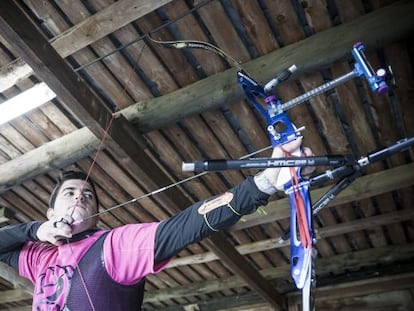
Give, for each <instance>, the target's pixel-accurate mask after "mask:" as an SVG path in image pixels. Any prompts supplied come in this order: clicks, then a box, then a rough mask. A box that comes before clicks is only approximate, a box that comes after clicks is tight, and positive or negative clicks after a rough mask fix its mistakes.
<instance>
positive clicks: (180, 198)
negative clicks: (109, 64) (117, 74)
mask: <svg viewBox="0 0 414 311" xmlns="http://www.w3.org/2000/svg"><path fill="white" fill-rule="evenodd" d="M0 31H1V34H2V36H3V37H4V38H5V39H6V40H7V41H8V42H9V44H10V45H12V46H13V48H14V50H15V51H17V53H19V55H20V56H21V57H22V59H23V60H24V61H26V63H28V64H29V65H30V66H31V67H32V68H33V69H34V70H35V72H36V74H37V75H38V76H39V78H40V79H42V80H43V81H44V82H46V83H47V84H48V86H49V87H50V88H51V89H52V90H53V91H54V92H55V93H56V95H57V96H58V98H60V99H61V100H62V101H63V103H64V104H65V105H66V106H67V107H68V109H69V110H70V111H71V112H72V113H73V114H74V116H76V117H77V118H78V119H79V120H81V122H83V123H84V124H85V125H87V126H88V128H89V129H90V130H91V131H92V133H94V134H95V136H97V137H98V139H99V140H102V139H103V138H105V142H106V144H107V146H108V148H109V149H110V151H111V153H112V154H113V155H114V156H115V157H117V158H118V159H120V161H122V162H123V163H124V164H125V167H126V169H127V170H128V171H129V172H130V174H131V175H133V176H135V177H136V178H137V180H141V181H143V184H145V185H146V186H147V187H148V189H146V191H148V192H149V191H150V190H153V189H158V188H160V187H161V186H163V185H166V184H169V183H170V178H169V176H168V175H167V174H166V172H165V171H163V170H162V169H160V167H159V166H158V164H157V163H156V162H154V160H153V159H152V158H151V157H150V156H148V154H147V153H146V152H145V149H144V148H145V143H144V139H143V138H142V137H141V136H140V135H139V134H138V133H137V132H136V130H135V129H134V127H133V126H132V125H131V124H130V123H129V122H128V121H127V120H126V119H125V118H124V117H123V116H122V115H118V117H117V118H115V119H113V120H112V114H111V113H110V112H109V111H108V110H106V109H104V107H105V105H104V104H103V103H102V102H101V100H100V99H99V98H98V97H97V96H96V95H95V93H93V92H92V91H91V90H90V89H89V88H88V87H87V86H86V85H85V84H84V83H83V81H82V80H81V79H80V78H79V77H78V75H77V74H76V73H75V72H73V70H72V68H70V66H69V65H68V64H67V63H66V62H65V61H64V60H63V59H62V58H61V57H60V56H59V54H58V53H57V52H56V51H55V50H54V49H53V47H51V45H50V44H49V43H48V42H47V40H46V39H45V38H44V36H43V35H42V34H41V33H40V32H39V31H38V29H37V28H36V26H35V25H34V24H33V23H32V21H31V20H30V19H29V18H28V17H27V16H26V15H25V14H24V12H23V10H22V9H21V7H20V6H19V5H18V4H17V3H16V2H14V1H0ZM110 124H111V125H112V126H111V131H110V133H108V131H107V128H109V125H110ZM107 134H108V135H107ZM134 160H136V161H137V162H139V163H140V165H141V166H140V165H139V164H138V163H136V162H135V161H134ZM157 200H163V201H164V202H163V203H164V204H165V205H166V206H169V207H170V208H171V209H174V210H175V212H178V211H180V210H181V209H182V208H183V207H186V206H189V205H190V204H191V203H192V202H191V201H190V200H189V198H188V197H186V196H185V195H183V193H182V192H181V191H180V190H179V189H178V188H177V187H174V188H170V189H169V190H168V191H166V192H164V193H162V194H160V195H159V196H157ZM223 243H224V242H223ZM225 245H226V249H222V250H220V254H225V253H226V251H231V249H234V247H233V246H232V245H231V243H229V242H226V243H225ZM229 248H230V250H229ZM215 249H216V250H217V249H218V248H217V247H216V248H215ZM234 252H236V251H234ZM220 254H219V256H221V255H220ZM221 258H222V260H223V261H224V262H225V263H226V264H227V265H228V266H229V267H230V268H231V269H233V271H236V272H237V271H242V270H243V271H244V274H243V275H242V277H245V278H246V279H245V281H246V282H247V283H248V284H250V285H251V286H252V287H253V288H255V289H258V290H259V292H258V293H259V295H263V294H264V293H265V292H266V291H267V289H268V288H271V285H270V284H269V283H267V281H266V280H264V279H259V278H255V279H251V278H250V279H248V278H247V276H252V275H255V274H256V273H257V272H256V270H255V269H254V267H253V266H252V265H251V264H250V263H249V262H248V261H247V260H246V259H245V258H243V257H241V258H240V260H238V261H233V260H232V258H231V257H229V256H221ZM262 281H263V282H262ZM263 298H264V299H265V300H266V301H268V302H269V303H270V304H271V305H272V306H274V307H275V308H279V305H278V301H277V299H276V298H275V296H271V295H264V296H263Z"/></svg>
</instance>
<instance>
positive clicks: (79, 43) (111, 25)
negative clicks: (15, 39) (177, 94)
mask: <svg viewBox="0 0 414 311" xmlns="http://www.w3.org/2000/svg"><path fill="white" fill-rule="evenodd" d="M171 1H172V0H159V1H152V0H138V1H137V0H120V1H117V2H115V3H113V4H111V5H109V6H107V7H106V8H105V9H103V10H101V11H99V12H97V13H96V14H94V15H92V16H90V17H88V18H86V19H84V20H83V21H82V22H81V23H79V24H77V25H75V26H73V27H71V28H69V29H67V30H66V31H65V32H63V33H61V34H59V35H57V36H56V37H54V38H53V39H52V40H51V41H50V43H51V45H52V46H53V47H54V48H55V49H56V51H57V52H58V53H59V55H60V56H61V57H62V58H65V57H67V56H69V55H71V54H73V53H75V52H77V51H79V50H81V49H82V48H84V47H86V46H88V45H89V44H92V43H93V42H95V41H97V40H99V39H101V38H103V37H104V36H106V35H108V34H110V33H112V32H114V31H116V30H118V29H120V28H122V27H124V26H125V25H127V24H129V23H131V22H133V21H134V20H137V19H138V18H141V17H143V16H144V15H146V14H148V13H150V12H152V11H154V10H156V9H158V8H160V7H161V6H163V5H165V4H167V3H169V2H171ZM32 74H33V69H32V68H31V67H30V66H29V65H28V64H27V63H25V62H24V61H23V60H22V59H21V58H18V59H16V60H14V61H13V62H11V63H10V64H8V65H6V66H4V67H2V68H1V69H0V93H1V92H3V91H5V90H7V89H8V88H10V87H12V86H13V85H14V84H16V83H17V82H18V81H20V80H22V79H24V78H26V77H28V76H30V75H32Z"/></svg>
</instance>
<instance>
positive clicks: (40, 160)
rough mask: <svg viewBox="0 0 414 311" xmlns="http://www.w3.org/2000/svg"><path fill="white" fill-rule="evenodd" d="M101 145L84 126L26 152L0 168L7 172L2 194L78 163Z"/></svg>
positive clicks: (0, 183)
mask: <svg viewBox="0 0 414 311" xmlns="http://www.w3.org/2000/svg"><path fill="white" fill-rule="evenodd" d="M74 142H76V143H74ZM98 146H99V139H98V138H96V136H95V135H94V134H92V132H91V131H90V130H89V129H88V128H87V127H84V128H82V129H80V130H77V131H74V132H72V133H70V134H67V135H65V136H62V137H60V138H58V139H55V140H53V141H51V142H48V143H46V144H44V145H43V146H41V147H39V148H36V149H33V150H31V151H29V152H26V153H25V154H23V155H21V156H20V157H18V158H16V159H13V160H10V161H8V162H6V163H4V164H2V165H1V166H0V171H2V172H4V174H0V193H2V192H5V191H7V190H8V189H11V188H12V187H14V186H15V185H18V184H21V183H22V182H24V181H25V180H28V179H31V178H34V177H36V176H37V175H40V174H46V173H47V172H48V171H50V170H52V169H59V168H61V167H65V166H68V165H70V164H72V163H75V162H76V161H78V160H80V159H82V158H85V157H87V156H88V155H90V154H91V153H92V152H94V151H96V150H97V148H98ZM103 147H104V146H103Z"/></svg>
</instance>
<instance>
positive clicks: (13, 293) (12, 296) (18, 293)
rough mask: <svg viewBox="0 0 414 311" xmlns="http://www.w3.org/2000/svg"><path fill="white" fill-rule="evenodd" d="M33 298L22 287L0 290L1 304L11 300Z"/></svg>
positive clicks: (17, 300)
mask: <svg viewBox="0 0 414 311" xmlns="http://www.w3.org/2000/svg"><path fill="white" fill-rule="evenodd" d="M27 299H32V295H30V294H29V293H27V292H25V291H24V290H21V289H12V290H5V291H0V304H2V303H9V302H19V301H22V300H27Z"/></svg>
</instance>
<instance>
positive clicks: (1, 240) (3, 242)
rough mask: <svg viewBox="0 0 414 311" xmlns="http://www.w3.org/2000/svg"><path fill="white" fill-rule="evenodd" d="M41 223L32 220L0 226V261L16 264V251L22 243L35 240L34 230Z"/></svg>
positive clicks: (35, 230)
mask: <svg viewBox="0 0 414 311" xmlns="http://www.w3.org/2000/svg"><path fill="white" fill-rule="evenodd" d="M41 224H42V222H40V221H34V222H29V223H25V224H18V225H10V226H6V227H3V228H0V261H3V262H5V263H7V264H9V265H12V266H16V265H17V257H18V256H17V255H18V252H19V251H20V249H21V248H22V246H23V245H24V243H26V242H28V241H36V240H37V237H36V232H37V229H38V228H39V226H40V225H41Z"/></svg>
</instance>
